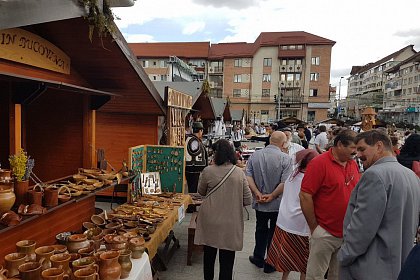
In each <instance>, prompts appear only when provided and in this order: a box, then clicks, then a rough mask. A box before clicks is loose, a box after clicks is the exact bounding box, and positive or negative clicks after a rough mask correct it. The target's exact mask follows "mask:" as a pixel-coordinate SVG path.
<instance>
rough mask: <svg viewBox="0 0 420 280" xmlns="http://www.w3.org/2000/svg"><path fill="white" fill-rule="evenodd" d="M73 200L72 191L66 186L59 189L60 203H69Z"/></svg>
mask: <svg viewBox="0 0 420 280" xmlns="http://www.w3.org/2000/svg"><path fill="white" fill-rule="evenodd" d="M70 198H71V192H70V189H69V188H68V187H66V186H62V187H60V188H59V189H58V202H60V203H64V202H67V201H69V200H70Z"/></svg>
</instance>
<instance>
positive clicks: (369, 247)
mask: <svg viewBox="0 0 420 280" xmlns="http://www.w3.org/2000/svg"><path fill="white" fill-rule="evenodd" d="M197 126H199V125H197ZM199 127H200V128H202V126H199ZM314 134H316V136H315V137H313V135H314ZM244 138H247V139H254V140H260V141H264V142H265V144H266V147H265V148H263V149H260V150H257V151H255V152H253V153H252V155H251V156H250V157H249V159H248V160H247V162H246V165H245V167H243V168H241V165H240V164H238V163H240V162H239V161H238V158H237V155H240V154H241V150H240V147H241V143H240V141H241V139H244ZM232 142H233V143H232ZM232 142H230V141H228V140H226V139H220V140H218V141H217V142H216V143H214V144H213V147H212V149H213V151H214V159H213V163H210V164H209V165H208V166H207V167H205V168H204V169H202V171H201V173H200V175H199V179H198V181H197V180H195V181H196V183H195V184H196V190H197V191H198V193H200V194H201V195H202V196H204V199H203V204H202V206H201V207H200V209H199V211H198V217H197V229H196V235H195V243H196V244H199V245H204V279H206V280H207V279H213V278H214V265H215V259H216V254H217V252H219V264H220V271H219V279H221V280H224V279H229V280H231V279H232V275H233V266H234V260H235V252H236V251H240V250H242V247H243V231H244V222H243V220H244V217H243V207H244V206H247V205H250V204H252V208H253V209H254V210H255V214H256V225H255V247H254V250H253V254H252V255H251V256H249V261H250V262H251V263H252V264H253V265H255V266H257V267H259V268H262V269H263V272H264V273H271V272H274V271H276V270H277V271H279V272H282V279H288V276H289V273H290V272H291V271H296V272H299V273H300V279H301V280H302V279H358V280H364V279H367V280H368V279H420V266H419V265H418V264H419V263H420V244H419V245H416V244H415V242H414V241H415V237H416V233H417V229H418V226H419V221H420V219H419V213H420V180H419V177H418V176H420V170H419V165H420V135H419V134H416V133H405V134H403V135H402V134H399V133H398V132H397V131H394V130H389V129H388V130H387V129H382V128H377V129H373V130H369V131H365V132H359V131H356V129H353V128H344V127H328V128H327V126H324V125H321V126H319V127H318V128H317V131H316V133H314V131H311V130H310V128H308V127H306V126H305V125H298V126H297V127H296V128H295V129H293V128H291V127H288V126H286V125H284V124H282V123H278V124H270V125H264V124H261V125H255V126H252V125H251V124H248V125H247V127H245V128H244V129H243V128H241V127H239V126H236V127H234V129H233V130H232ZM235 149H236V153H235ZM196 177H197V176H196ZM189 188H190V186H189ZM193 189H194V188H192V189H191V190H193Z"/></svg>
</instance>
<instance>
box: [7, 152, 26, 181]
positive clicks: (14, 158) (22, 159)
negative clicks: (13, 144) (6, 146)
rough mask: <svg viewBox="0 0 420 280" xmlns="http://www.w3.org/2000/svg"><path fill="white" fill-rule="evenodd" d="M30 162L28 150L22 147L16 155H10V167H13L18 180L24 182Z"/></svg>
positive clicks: (14, 175)
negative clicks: (27, 165)
mask: <svg viewBox="0 0 420 280" xmlns="http://www.w3.org/2000/svg"><path fill="white" fill-rule="evenodd" d="M27 162H28V156H27V155H26V152H25V151H24V150H23V149H22V148H21V149H20V150H19V152H18V153H17V154H16V155H10V156H9V163H10V168H11V169H12V175H13V177H14V178H15V179H16V181H18V182H22V181H23V179H24V177H25V172H26V164H27Z"/></svg>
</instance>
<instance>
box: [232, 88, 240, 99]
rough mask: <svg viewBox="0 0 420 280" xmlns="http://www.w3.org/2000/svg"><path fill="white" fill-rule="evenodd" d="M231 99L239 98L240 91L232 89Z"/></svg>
mask: <svg viewBox="0 0 420 280" xmlns="http://www.w3.org/2000/svg"><path fill="white" fill-rule="evenodd" d="M233 97H241V90H240V89H234V90H233Z"/></svg>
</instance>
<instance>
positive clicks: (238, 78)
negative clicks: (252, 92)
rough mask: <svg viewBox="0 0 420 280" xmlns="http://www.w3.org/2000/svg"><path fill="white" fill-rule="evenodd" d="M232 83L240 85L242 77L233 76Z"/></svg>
mask: <svg viewBox="0 0 420 280" xmlns="http://www.w3.org/2000/svg"><path fill="white" fill-rule="evenodd" d="M233 82H234V83H241V82H242V75H233Z"/></svg>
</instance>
